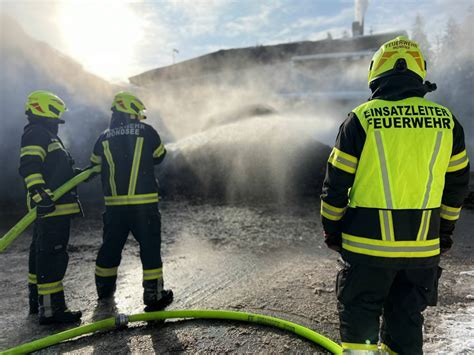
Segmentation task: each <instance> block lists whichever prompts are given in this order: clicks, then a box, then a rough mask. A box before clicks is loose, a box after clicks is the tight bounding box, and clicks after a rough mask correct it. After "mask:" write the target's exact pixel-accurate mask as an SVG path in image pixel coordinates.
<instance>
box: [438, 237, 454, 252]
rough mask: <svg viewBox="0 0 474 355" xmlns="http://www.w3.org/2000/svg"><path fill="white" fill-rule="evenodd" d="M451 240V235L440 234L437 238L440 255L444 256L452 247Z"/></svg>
mask: <svg viewBox="0 0 474 355" xmlns="http://www.w3.org/2000/svg"><path fill="white" fill-rule="evenodd" d="M453 243H454V242H453V238H452V235H451V234H440V236H439V246H440V249H441V254H445V253H447V252H448V251H449V249H451V247H452V246H453Z"/></svg>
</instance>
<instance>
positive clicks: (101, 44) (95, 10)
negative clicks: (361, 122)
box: [58, 0, 144, 81]
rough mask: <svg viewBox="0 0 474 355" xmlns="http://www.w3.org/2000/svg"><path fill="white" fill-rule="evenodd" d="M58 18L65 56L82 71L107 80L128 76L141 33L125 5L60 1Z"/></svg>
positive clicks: (137, 19) (138, 20) (139, 23)
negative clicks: (80, 66)
mask: <svg viewBox="0 0 474 355" xmlns="http://www.w3.org/2000/svg"><path fill="white" fill-rule="evenodd" d="M58 15H59V26H60V29H61V32H62V33H61V35H62V36H63V39H64V41H65V43H66V44H67V46H68V49H69V51H68V52H69V54H70V55H71V56H72V57H73V58H74V59H76V60H77V61H78V62H80V63H81V64H82V65H83V67H84V68H85V69H86V70H88V71H90V72H92V73H94V74H97V75H99V76H101V77H103V78H105V79H108V80H111V81H118V80H123V79H125V78H126V77H127V75H129V74H132V72H131V70H132V68H133V67H134V63H135V62H136V61H135V58H137V57H138V56H139V55H140V54H139V53H137V51H138V45H139V43H140V41H141V40H142V39H143V36H144V30H143V26H142V25H143V22H142V19H141V18H140V16H139V15H138V14H137V13H135V12H134V11H133V9H131V7H130V5H129V4H126V3H125V2H122V1H76V0H64V1H63V2H62V3H61V6H60V10H59V14H58Z"/></svg>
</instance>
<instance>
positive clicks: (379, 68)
mask: <svg viewBox="0 0 474 355" xmlns="http://www.w3.org/2000/svg"><path fill="white" fill-rule="evenodd" d="M393 70H396V71H398V72H400V71H404V70H409V71H411V72H413V73H415V74H416V75H418V76H419V77H420V78H421V79H422V80H423V79H425V77H426V61H425V59H424V57H423V53H421V50H420V48H419V46H418V43H417V42H415V41H412V40H410V39H408V37H405V36H399V37H397V38H395V39H392V40H391V41H388V42H386V43H384V44H382V46H381V47H380V48H379V50H378V51H377V52H375V54H374V56H373V57H372V61H371V62H370V67H369V77H368V82H369V85H370V83H371V82H372V81H373V80H375V79H377V78H380V77H382V76H384V75H386V74H389V73H392V72H393Z"/></svg>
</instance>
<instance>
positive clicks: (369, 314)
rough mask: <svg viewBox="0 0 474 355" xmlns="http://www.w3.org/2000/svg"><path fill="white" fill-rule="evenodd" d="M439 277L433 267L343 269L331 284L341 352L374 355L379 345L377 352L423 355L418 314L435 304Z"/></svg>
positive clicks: (419, 315)
mask: <svg viewBox="0 0 474 355" xmlns="http://www.w3.org/2000/svg"><path fill="white" fill-rule="evenodd" d="M440 276H441V268H440V267H438V266H436V267H429V268H422V269H389V268H382V267H373V266H367V265H361V264H353V265H346V266H345V268H344V269H342V270H341V271H339V273H338V275H337V282H336V293H337V299H338V312H339V320H340V333H341V340H342V346H343V348H344V351H345V353H347V354H351V353H354V354H357V353H366V354H370V353H373V354H378V352H377V351H378V349H379V346H378V345H377V344H379V343H380V348H381V349H382V353H387V354H393V353H398V354H410V355H413V354H422V353H423V330H422V327H423V321H424V318H423V315H422V311H424V310H425V309H426V307H427V306H435V305H436V303H437V297H438V279H439V277H440ZM380 317H382V325H381V326H380ZM379 335H380V339H379ZM361 350H362V351H361ZM364 350H365V351H366V352H363V351H364Z"/></svg>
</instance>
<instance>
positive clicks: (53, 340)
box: [1, 310, 342, 354]
mask: <svg viewBox="0 0 474 355" xmlns="http://www.w3.org/2000/svg"><path fill="white" fill-rule="evenodd" d="M165 319H224V320H233V321H240V322H247V323H256V324H260V325H266V326H270V327H274V328H280V329H283V330H286V331H288V332H291V333H294V334H296V335H298V336H300V337H302V338H305V339H308V340H310V341H311V342H313V343H315V344H317V345H319V346H322V347H323V348H325V349H326V350H328V351H330V352H332V353H333V354H342V348H341V347H340V346H339V345H338V344H336V343H335V342H334V341H332V340H330V339H328V338H326V337H325V336H323V335H321V334H319V333H317V332H315V331H314V330H311V329H309V328H306V327H303V326H302V325H299V324H296V323H293V322H290V321H287V320H284V319H280V318H276V317H271V316H266V315H262V314H256V313H246V312H237V311H224V310H176V311H160V312H150V313H139V314H134V315H129V316H128V315H124V314H119V315H117V316H115V317H111V318H107V319H104V320H100V321H98V322H95V323H92V324H87V325H83V326H80V327H77V328H73V329H69V330H66V331H63V332H60V333H57V334H54V335H50V336H47V337H45V338H41V339H38V340H35V341H32V342H30V343H25V344H22V345H19V346H17V347H14V348H10V349H7V350H5V351H2V352H1V353H2V354H24V353H30V352H33V351H37V350H40V349H44V348H46V347H48V346H52V345H56V344H59V343H60V342H62V341H65V340H69V339H72V338H76V337H78V336H81V335H85V334H89V333H95V332H98V331H105V330H112V329H119V328H123V327H126V326H127V324H128V323H133V322H148V321H157V320H158V321H164V320H165Z"/></svg>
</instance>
